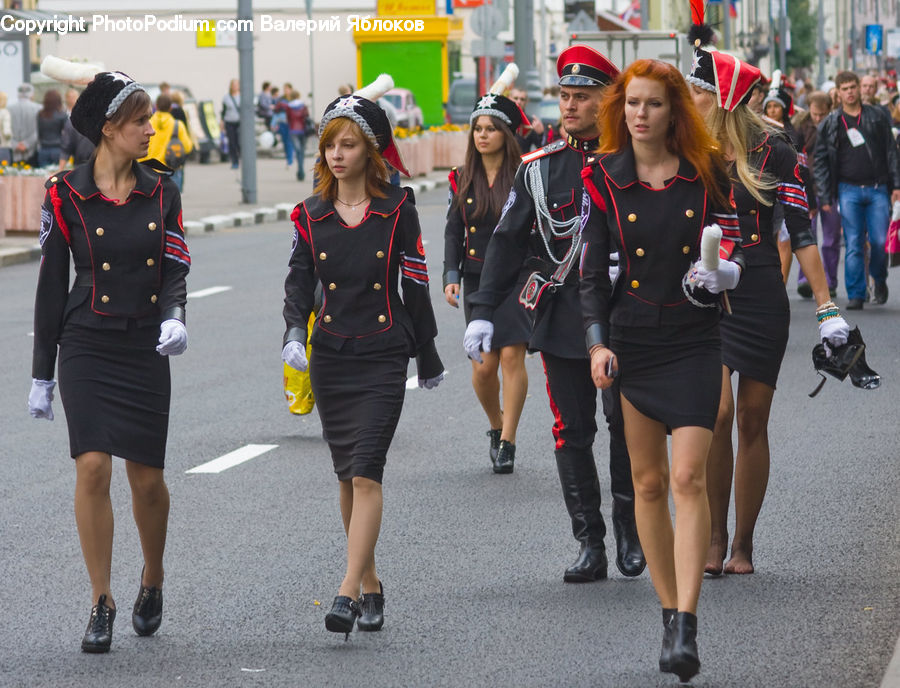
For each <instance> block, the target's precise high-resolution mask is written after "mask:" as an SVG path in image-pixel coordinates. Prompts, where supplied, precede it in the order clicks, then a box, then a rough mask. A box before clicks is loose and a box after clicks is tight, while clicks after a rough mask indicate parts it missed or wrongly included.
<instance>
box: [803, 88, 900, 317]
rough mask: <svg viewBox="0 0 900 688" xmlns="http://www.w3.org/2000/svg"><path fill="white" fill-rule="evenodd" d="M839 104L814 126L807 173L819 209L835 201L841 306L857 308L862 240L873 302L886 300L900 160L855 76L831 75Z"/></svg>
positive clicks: (862, 290) (861, 296)
mask: <svg viewBox="0 0 900 688" xmlns="http://www.w3.org/2000/svg"><path fill="white" fill-rule="evenodd" d="M835 83H836V84H837V89H838V96H839V98H840V101H841V105H840V107H838V108H837V109H836V110H834V111H833V112H831V113H830V114H829V115H828V117H826V118H825V119H824V120H823V121H822V123H821V124H820V125H819V133H818V140H817V142H816V149H815V160H814V164H813V173H814V176H815V182H816V193H817V194H818V197H819V207H820V208H821V210H822V211H824V212H828V211H829V210H831V206H832V205H833V204H834V203H835V201H837V202H838V204H839V206H840V212H841V221H842V224H843V226H844V243H845V245H846V248H847V252H846V255H845V257H844V281H845V284H846V285H847V297H848V299H849V300H848V302H847V309H848V310H859V309H861V308H862V307H863V301H864V300H865V297H866V272H865V242H866V238H867V236H868V240H869V244H870V247H871V248H870V257H869V274H871V275H872V279H873V280H874V281H875V291H874V294H873V300H874V302H875V303H878V304H881V303H884V302H885V301H887V297H888V288H887V283H886V280H887V263H886V261H885V252H884V243H885V240H886V238H887V229H888V224H889V222H890V216H891V206H890V203H891V201H900V158H898V153H897V147H896V146H895V145H894V142H893V137H892V135H891V120H890V117H888V116H886V115H885V113H884V110H882V109H881V108H876V107H873V106H872V105H865V104H863V103H862V101H861V99H860V90H859V77H857V76H856V74H854V73H853V72H840V73H838V75H837V76H836V77H835Z"/></svg>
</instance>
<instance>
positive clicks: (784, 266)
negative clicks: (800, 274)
mask: <svg viewBox="0 0 900 688" xmlns="http://www.w3.org/2000/svg"><path fill="white" fill-rule="evenodd" d="M778 257H779V258H781V278H782V279H783V280H784V283H785V284H787V282H788V277H790V276H791V264H792V263H793V262H794V254H793V253H792V252H791V241H790V239H786V240H784V241H781V240H780V239H779V241H778Z"/></svg>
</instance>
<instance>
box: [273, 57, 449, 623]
mask: <svg viewBox="0 0 900 688" xmlns="http://www.w3.org/2000/svg"><path fill="white" fill-rule="evenodd" d="M392 86H393V80H392V79H391V78H390V76H388V75H386V74H382V75H381V76H380V77H379V78H378V79H377V80H376V81H375V82H374V83H373V84H371V85H370V86H367V87H366V88H363V89H360V90H359V91H357V92H356V93H353V94H351V95H348V96H344V97H340V98H337V99H336V100H334V101H332V102H331V103H330V104H329V105H328V107H327V108H326V109H325V113H324V114H323V116H322V120H321V123H320V125H319V159H318V161H317V162H316V167H315V177H316V179H317V180H318V182H317V183H316V188H315V193H314V194H313V195H312V196H310V197H309V198H307V199H306V200H305V201H303V202H302V203H300V204H299V205H298V206H297V207H296V208H295V209H294V212H293V213H292V214H291V219H292V220H293V223H294V246H293V249H292V252H291V259H290V270H289V272H288V276H287V279H286V280H285V284H284V289H285V299H284V319H285V323H286V325H287V331H286V333H285V335H284V348H283V350H282V359H283V360H284V362H285V363H287V364H288V365H290V366H291V367H293V368H296V369H297V370H306V368H307V366H309V372H310V382H311V384H312V389H313V392H314V393H315V397H316V407H317V408H318V410H319V418H320V419H321V421H322V430H323V434H324V436H325V440H326V441H327V442H328V447H329V449H330V450H331V458H332V462H333V464H334V472H335V473H336V474H337V478H338V484H339V498H340V507H341V516H342V518H343V522H344V531H345V533H346V535H347V565H346V570H345V573H344V579H343V581H342V582H341V585H340V589H339V591H338V595H337V597H335V599H334V603H333V605H332V607H331V611H329V612H328V614H327V615H326V616H325V628H326V629H328V630H329V631H333V632H335V633H344V634H349V633H350V632H351V631H352V630H353V626H354V624H355V625H356V626H357V628H358V629H359V630H360V631H378V630H381V627H382V625H383V624H384V587H383V586H382V583H381V579H380V578H379V576H378V574H377V573H376V570H375V545H376V543H377V542H378V534H379V532H380V529H381V516H382V505H383V502H382V489H381V482H382V478H383V475H384V465H385V462H386V458H387V451H388V448H389V447H390V444H391V440H392V439H393V437H394V431H395V430H396V427H397V422H398V420H399V419H400V411H401V409H402V408H403V398H404V394H405V391H406V368H407V365H408V363H409V359H410V358H411V357H414V358H415V359H416V366H417V368H418V373H419V386H420V387H424V388H426V389H432V388H434V387H436V386H437V385H438V383H439V382H440V381H441V380H442V379H443V377H444V372H443V370H444V367H443V364H442V363H441V359H440V357H439V356H438V353H437V349H436V348H435V346H434V338H435V336H436V335H437V325H436V323H435V319H434V312H433V310H432V308H431V299H430V296H429V294H428V268H427V266H426V264H425V249H424V247H423V245H422V235H421V231H420V229H419V217H418V213H417V212H416V208H415V201H414V199H413V195H412V191H411V190H410V189H408V188H400V187H397V186H392V185H390V184H389V183H388V172H387V167H386V165H385V161H387V162H390V164H391V165H392V166H393V167H394V168H396V169H398V170H400V171H402V172H403V173H404V174H407V176H409V175H408V173H407V172H406V169H405V167H404V166H403V162H402V161H401V160H400V156H399V154H398V152H397V149H396V147H395V145H394V140H393V137H392V135H391V127H390V124H389V123H388V120H387V116H386V115H385V114H384V111H383V110H382V109H381V108H380V107H378V105H377V104H376V103H375V101H376V100H377V99H378V98H379V96H381V95H382V94H383V93H384V92H385V91H387V90H388V89H390V88H391V87H392ZM319 281H321V283H322V285H323V290H322V292H323V295H324V298H323V302H322V305H321V308H320V309H319V311H318V316H317V319H316V323H315V327H314V328H313V332H312V337H311V342H312V356H311V363H310V362H309V361H307V359H306V353H305V352H306V337H307V335H306V325H307V320H308V319H309V316H310V313H312V310H313V305H314V301H315V291H316V285H317V283H318V282H319ZM401 290H402V297H401V295H400V292H401ZM357 617H358V621H357Z"/></svg>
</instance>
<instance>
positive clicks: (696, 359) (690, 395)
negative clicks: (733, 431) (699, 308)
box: [610, 320, 722, 430]
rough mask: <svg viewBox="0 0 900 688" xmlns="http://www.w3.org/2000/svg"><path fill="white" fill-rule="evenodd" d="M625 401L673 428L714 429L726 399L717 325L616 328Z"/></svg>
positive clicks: (614, 334) (612, 340)
mask: <svg viewBox="0 0 900 688" xmlns="http://www.w3.org/2000/svg"><path fill="white" fill-rule="evenodd" d="M610 348H611V349H612V350H613V353H615V355H616V358H617V359H618V364H619V378H620V380H619V382H620V385H621V393H622V396H623V397H624V398H625V399H627V400H628V401H629V402H630V403H631V404H632V406H634V407H635V408H636V409H637V410H638V411H640V412H641V413H642V414H643V415H645V416H647V417H648V418H652V419H653V420H656V421H659V422H660V423H664V424H665V425H666V426H667V427H668V428H669V429H672V428H679V427H684V426H696V427H701V428H707V429H709V430H713V429H714V428H715V426H716V416H717V415H718V412H719V398H720V397H721V394H722V347H721V343H720V339H719V323H718V321H717V320H715V321H712V320H711V321H710V322H709V323H706V324H703V325H691V326H678V327H659V328H651V327H613V328H612V330H611V332H610Z"/></svg>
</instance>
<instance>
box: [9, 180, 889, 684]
mask: <svg viewBox="0 0 900 688" xmlns="http://www.w3.org/2000/svg"><path fill="white" fill-rule="evenodd" d="M445 199H446V192H445V191H434V192H430V193H425V194H422V195H421V196H420V198H419V210H420V214H421V217H422V226H423V230H424V234H425V238H426V241H427V244H426V250H427V252H428V258H429V265H430V268H431V270H430V271H431V279H432V289H431V291H432V296H433V299H434V302H435V310H436V312H437V316H438V324H439V329H440V335H439V338H438V348H439V350H440V352H441V355H442V357H443V360H444V362H445V364H446V368H447V373H448V375H447V379H446V381H445V382H444V383H443V384H442V385H441V386H440V387H439V388H438V389H437V390H434V391H424V390H419V389H410V390H409V391H408V394H407V401H406V404H405V408H404V412H403V416H402V418H401V420H400V425H399V428H398V430H397V434H396V437H395V439H394V443H393V446H392V449H391V452H390V454H389V458H388V466H387V469H386V474H385V483H384V487H385V518H384V527H383V531H382V536H381V540H380V543H379V547H378V560H379V572H380V575H381V577H382V579H383V581H384V585H385V595H386V598H387V613H386V618H387V621H386V624H385V628H384V630H383V631H382V632H381V633H373V634H364V633H354V634H353V635H352V636H351V638H350V640H349V642H344V640H343V637H339V636H335V635H333V634H330V633H328V632H326V631H325V629H324V624H323V617H324V615H325V612H326V611H327V610H328V608H330V604H331V600H332V598H333V596H334V595H335V594H336V590H337V587H338V584H339V582H340V579H341V577H342V574H343V560H344V536H343V530H342V527H341V521H340V515H339V510H338V503H337V485H336V480H335V478H334V475H333V472H332V469H331V464H330V461H329V454H328V450H327V447H326V445H325V444H324V442H323V440H322V438H321V427H320V425H319V421H318V418H317V416H316V414H315V413H313V414H311V415H309V416H304V417H295V416H291V415H289V414H288V412H287V408H286V404H285V402H284V399H283V396H282V391H281V362H280V358H279V354H280V349H281V335H282V330H283V322H282V319H281V303H282V298H283V292H282V283H283V279H284V274H285V272H286V264H287V260H288V253H289V249H290V243H291V237H290V228H289V226H288V224H287V223H279V224H271V225H259V226H254V227H249V228H243V229H234V230H227V231H223V232H217V233H214V234H211V235H204V236H198V237H192V238H191V241H190V247H191V252H192V255H193V261H194V262H193V269H192V271H191V275H190V277H189V282H188V288H189V291H190V292H197V291H200V290H207V289H211V288H213V287H228V289H227V290H223V291H218V292H217V293H212V294H210V295H207V296H201V297H193V298H191V299H190V300H189V303H188V330H189V333H190V346H189V349H188V351H187V353H186V354H185V355H184V356H181V357H179V358H176V359H174V360H173V362H172V377H173V395H172V417H171V426H170V435H169V450H168V458H167V466H166V475H167V482H168V484H169V488H170V491H171V494H172V508H171V516H170V531H169V541H168V548H167V550H166V560H165V563H166V574H167V577H166V586H165V595H166V597H165V615H164V621H163V625H162V628H161V629H160V631H159V632H158V634H157V635H156V636H155V637H152V638H138V637H137V636H136V635H135V634H134V632H133V631H132V629H131V624H130V619H129V611H130V607H131V604H132V602H133V596H134V595H136V593H137V587H138V576H139V574H140V570H141V564H142V562H141V555H140V549H139V546H138V542H137V533H136V530H135V526H134V523H133V520H132V518H131V512H130V497H129V493H128V486H127V481H126V479H125V473H124V469H123V467H122V465H121V461H120V460H116V466H115V470H114V475H113V488H112V491H113V504H114V509H115V515H116V519H117V520H116V523H117V530H116V539H115V546H114V553H113V572H112V573H113V576H112V581H113V592H114V595H115V597H116V601H117V604H118V606H119V609H120V616H119V618H118V619H117V621H116V625H115V633H114V639H113V650H112V652H111V653H110V654H109V655H105V656H89V655H84V654H82V653H81V652H80V649H79V643H80V640H81V635H82V633H83V631H84V626H85V624H86V623H87V618H88V613H89V611H90V604H91V600H90V587H89V585H88V581H87V575H86V573H85V570H84V564H83V561H82V558H81V553H80V550H79V546H78V538H77V533H76V529H75V523H74V517H73V513H72V494H73V488H74V467H73V465H72V463H71V460H70V459H69V458H68V443H67V435H66V428H65V422H64V414H63V410H62V406H61V404H60V403H59V401H58V400H57V401H56V402H55V403H54V406H55V411H56V414H57V418H56V420H55V421H54V422H53V423H47V422H45V421H35V420H32V419H31V418H29V417H28V414H27V410H26V405H25V400H26V397H27V393H28V386H29V373H30V360H31V342H32V339H31V337H30V336H29V334H30V332H31V329H32V325H31V319H32V306H33V298H34V297H33V293H34V284H35V280H36V274H37V264H36V263H33V264H27V265H19V266H13V267H9V268H4V269H3V270H0V293H2V294H3V298H2V300H0V322H2V324H3V326H2V328H0V350H2V351H3V353H4V355H5V362H4V364H3V365H2V366H0V385H2V389H3V390H4V394H3V395H2V399H0V418H2V419H3V425H2V430H3V432H2V437H3V439H2V444H0V447H2V450H0V495H2V496H0V532H2V538H0V579H2V580H3V585H2V587H0V591H2V592H0V600H2V611H3V618H2V622H0V686H70V685H72V686H74V685H84V684H85V683H90V684H91V685H96V686H126V685H127V686H266V687H269V686H351V685H366V686H369V687H372V688H375V687H379V686H492V687H501V686H567V687H574V686H585V687H587V686H592V687H611V688H632V687H633V688H644V687H647V686H667V685H674V684H676V683H677V681H676V679H675V678H674V677H672V676H671V675H665V676H663V675H661V674H659V672H658V670H657V666H656V661H657V658H658V654H659V642H660V637H661V624H660V620H659V619H660V612H659V606H658V603H657V601H656V597H655V595H654V592H653V589H652V587H651V584H650V579H649V576H648V574H647V573H644V574H643V575H642V576H640V577H639V578H637V579H634V580H629V579H625V578H623V577H622V576H620V575H619V573H618V571H616V570H615V567H612V568H611V572H610V579H609V580H608V581H606V582H603V583H596V584H589V585H566V584H563V582H562V571H563V569H564V568H565V566H566V565H568V564H569V563H570V562H571V561H572V560H573V559H574V557H575V555H576V553H577V547H576V544H575V542H574V541H573V539H572V537H571V534H570V530H569V525H568V518H567V516H566V512H565V509H564V506H563V501H562V496H561V493H560V488H559V483H558V479H557V477H556V470H555V464H554V460H553V453H552V449H553V443H552V438H551V435H550V425H551V421H552V418H551V414H550V411H549V409H548V405H547V399H546V392H545V384H544V379H543V372H542V369H541V365H540V359H539V358H537V357H530V358H529V360H528V371H529V375H530V392H529V394H530V396H529V399H528V401H527V403H526V406H525V412H524V416H523V420H522V427H521V429H520V432H519V437H518V450H517V462H516V470H515V473H514V474H513V475H511V476H495V475H493V474H492V473H491V471H490V466H489V462H488V459H487V438H486V437H485V434H484V433H485V431H486V430H487V423H486V421H485V418H484V415H483V413H482V412H481V410H480V408H479V407H478V405H477V402H476V400H475V397H474V394H473V392H472V389H471V385H470V381H469V371H470V366H469V363H468V361H467V360H466V358H465V355H464V353H463V352H462V347H461V340H462V333H463V330H464V323H463V317H462V313H461V312H460V311H456V310H453V309H451V308H449V307H448V306H447V305H446V304H445V303H444V302H443V299H442V297H441V294H440V265H441V253H442V240H441V237H442V232H443V213H444V205H445ZM792 283H793V282H792ZM889 285H890V287H891V289H892V292H893V296H892V298H891V300H890V301H889V302H888V303H887V304H886V305H885V306H883V307H880V308H875V307H871V308H867V309H866V310H864V311H863V312H861V313H859V314H857V315H854V320H855V322H857V323H858V324H859V325H860V327H861V329H862V331H863V334H864V336H865V338H866V341H867V343H868V344H869V346H870V347H871V349H870V351H869V352H868V360H869V363H870V365H872V367H873V368H875V369H876V370H877V371H879V372H880V373H882V375H883V378H884V383H883V385H882V387H881V389H879V390H877V391H870V392H866V391H862V390H857V389H854V388H852V387H851V386H850V384H849V381H848V382H845V383H843V384H839V383H838V382H837V381H835V380H830V381H829V382H828V383H827V384H826V386H825V388H824V390H823V391H822V393H821V394H820V395H819V396H818V397H817V398H815V399H810V398H808V397H807V393H808V392H809V391H810V390H811V389H812V388H813V386H814V385H815V383H816V381H817V379H818V378H817V377H816V375H815V374H814V372H813V370H812V365H811V362H810V350H811V348H812V346H813V344H814V343H815V338H816V329H815V324H814V323H815V320H814V318H813V313H812V310H813V308H812V306H811V305H810V302H807V301H802V300H801V299H800V298H799V297H798V296H797V295H796V294H794V293H793V290H791V303H792V308H793V311H794V325H793V328H792V333H791V339H790V342H789V344H788V351H787V357H786V360H785V363H784V366H783V369H782V374H781V379H780V384H779V390H778V392H777V394H776V395H775V402H774V408H773V411H772V420H771V423H770V426H769V430H770V441H771V445H772V454H773V460H772V474H771V478H770V483H769V492H768V496H767V499H766V502H765V505H764V506H763V512H762V515H761V518H760V521H759V525H758V529H757V542H756V550H755V563H756V567H757V573H756V574H754V575H753V576H746V577H737V576H727V577H723V578H719V579H714V580H710V579H708V580H707V581H706V582H705V583H704V586H703V592H702V595H701V602H700V609H699V619H700V631H699V644H700V653H701V654H700V656H701V660H702V662H703V666H702V669H701V673H700V674H699V676H697V677H696V678H695V679H694V681H693V685H695V686H741V687H753V686H790V687H796V688H800V687H806V686H808V687H810V688H813V687H815V688H822V687H831V686H835V687H841V688H855V687H859V688H862V687H869V686H877V685H879V683H880V681H881V678H882V676H883V674H884V672H885V667H886V666H887V664H888V662H889V661H890V658H891V655H892V653H893V650H894V646H895V642H896V640H897V635H898V632H900V588H898V580H900V576H898V574H900V556H898V554H900V541H898V532H900V531H898V524H900V518H898V516H900V508H898V497H897V495H898V494H900V469H898V466H900V463H898V454H900V452H898V450H897V439H896V438H897V420H898V418H900V412H898V408H900V403H898V401H900V385H898V382H897V377H896V376H895V375H894V374H893V373H892V371H894V370H897V369H898V362H900V361H898V359H900V351H898V347H897V342H898V341H900V318H898V317H897V316H898V313H900V279H898V278H897V277H896V276H895V275H894V274H892V275H891V277H890V279H889ZM839 297H840V298H839V301H840V302H843V300H844V294H843V293H842V292H841V293H839ZM414 374H415V370H414V366H411V367H410V375H414ZM686 393H687V392H686ZM601 427H602V423H601ZM607 437H608V436H607V434H606V431H605V429H601V431H600V433H599V434H598V438H599V441H598V444H597V446H596V455H597V459H598V465H599V466H601V470H600V474H601V482H602V486H603V490H604V495H605V496H606V495H608V486H609V476H608V471H607V470H606V469H605V468H603V467H604V466H605V465H606V463H607V460H608V453H607V450H606V443H607ZM248 444H257V445H277V446H276V447H274V448H272V449H270V450H269V451H267V452H265V453H263V454H261V455H259V456H258V457H256V458H254V459H252V460H250V461H247V462H245V463H242V464H240V465H237V466H235V467H233V468H229V469H227V470H224V471H222V472H220V473H214V474H213V473H199V474H198V473H187V471H188V470H190V469H191V468H194V467H196V466H199V465H201V464H203V463H205V462H208V461H210V460H213V459H215V458H217V457H220V456H223V455H225V454H227V453H229V452H232V451H234V450H237V449H239V448H241V447H244V446H245V445H248ZM609 508H610V504H609V499H608V497H607V498H606V499H605V503H604V506H603V510H604V513H605V514H606V515H607V517H608V515H609ZM608 548H609V551H610V553H611V554H612V552H613V549H614V547H613V545H612V543H611V542H610V543H608Z"/></svg>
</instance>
